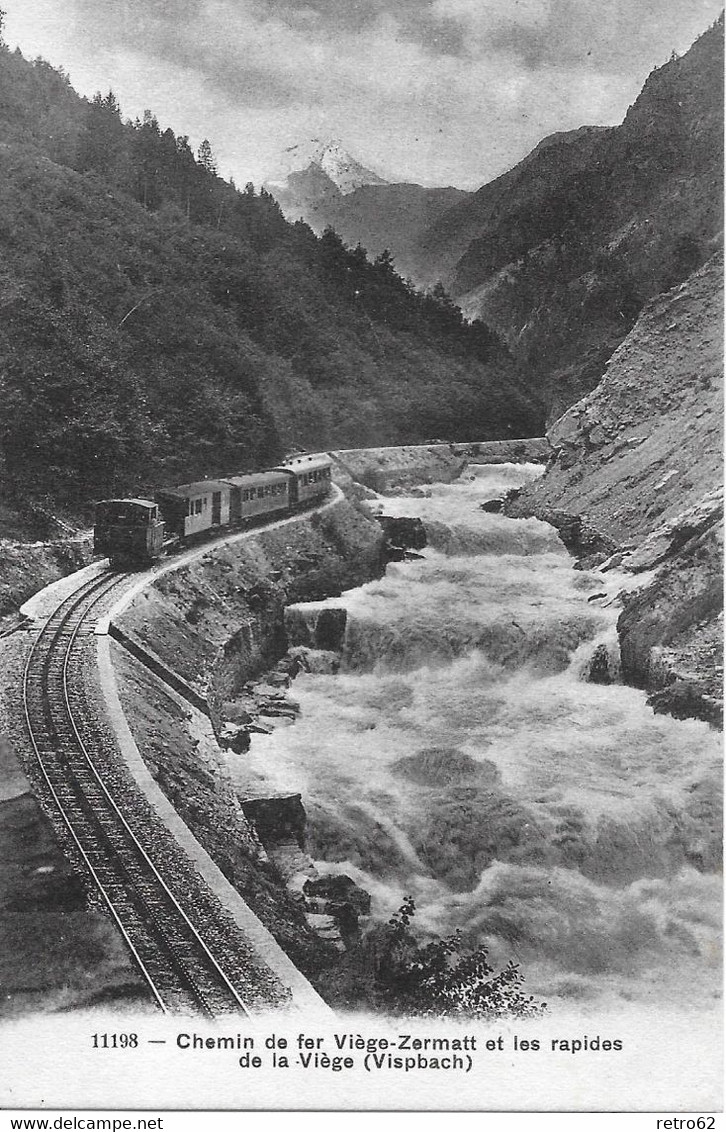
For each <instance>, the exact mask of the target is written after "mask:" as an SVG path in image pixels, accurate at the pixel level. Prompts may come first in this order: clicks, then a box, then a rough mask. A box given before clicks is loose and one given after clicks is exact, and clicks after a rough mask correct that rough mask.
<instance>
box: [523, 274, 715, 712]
mask: <svg viewBox="0 0 726 1132" xmlns="http://www.w3.org/2000/svg"><path fill="white" fill-rule="evenodd" d="M722 312H723V259H722V257H721V256H720V255H719V256H717V257H714V258H713V259H712V260H710V261H709V263H708V264H706V265H705V266H704V267H703V268H701V269H700V270H699V271H697V272H696V273H695V274H694V275H693V276H691V278H689V279H688V280H687V281H686V282H685V283H683V284H681V285H680V286H678V287H676V288H674V289H673V290H671V291H669V292H668V293H667V294H665V295H659V296H658V297H657V298H656V299H654V300H652V302H651V303H650V304H649V305H648V306H647V307H646V309H645V310H644V311H643V313H642V315H641V316H640V318H639V320H638V322H637V324H636V326H635V327H634V329H633V330H632V331H631V333H630V334H629V335H628V337H627V338H626V339H625V341H624V342H623V343H622V344H621V346H620V347H619V348H618V349H617V350H616V352H615V353H614V354H613V356H612V358H611V359H610V362H609V363H608V366H607V369H606V372H605V375H604V376H603V378H602V381H601V382H600V384H599V385H598V386H597V388H596V389H595V390H593V392H592V393H591V394H589V395H588V396H586V397H584V398H583V399H582V400H581V401H579V402H578V403H577V404H575V405H573V406H572V408H571V409H569V410H568V412H567V413H565V414H564V416H563V417H561V418H560V420H558V421H557V422H556V423H555V424H554V425H553V427H552V428H551V429H550V431H549V433H548V438H549V440H550V443H551V444H552V446H553V449H554V454H553V458H552V460H551V462H550V466H549V468H548V470H547V473H546V475H545V476H544V477H543V479H542V480H540V481H538V482H537V483H536V484H534V485H532V486H530V487H528V488H527V489H526V490H525V491H523V492H522V493H521V494H520V495H519V497H518V498H516V499H515V500H512V501H510V502H509V503H508V504H507V513H508V514H510V515H520V516H522V515H533V514H534V515H537V516H539V517H540V518H543V519H549V520H552V519H554V521H555V522H556V525H558V526H562V525H563V523H564V522H565V520H567V519H569V520H570V528H569V529H574V528H575V527H576V528H577V530H579V531H582V530H583V529H584V530H587V531H588V532H589V535H588V544H587V548H586V550H587V554H588V560H589V561H592V560H593V558H594V557H595V558H597V559H599V561H600V562H603V561H604V560H606V559H609V561H607V562H605V565H606V566H610V567H612V568H619V569H621V570H625V571H627V572H629V573H631V574H633V575H635V576H636V578H637V577H638V576H640V578H641V579H642V582H641V584H639V585H636V587H635V589H634V591H633V592H631V593H630V594H629V595H628V596H627V598H626V599H625V606H624V609H623V613H622V614H621V617H620V620H619V623H618V632H619V636H620V642H621V650H622V659H623V674H624V676H625V678H626V679H627V680H628V681H629V682H631V683H634V684H636V685H639V686H642V687H645V688H647V689H649V690H650V691H651V692H652V693H653V695H652V702H653V705H654V706H655V707H656V709H657V710H669V711H671V712H672V713H673V714H676V715H692V716H696V717H698V718H704V719H708V720H709V722H712V723H718V721H719V719H720V700H721V675H722V669H721V658H720V654H721V648H720V638H721V630H720V619H721V617H722V612H721V611H722V608H723V598H722V582H721V577H722V539H723V519H722V496H723V492H722V489H721V487H720V485H721V482H722V445H723V404H722V343H723V329H722V327H723V313H722ZM563 516H564V519H563ZM573 549H575V552H577V549H578V548H577V546H576V545H575V546H574V547H573Z"/></svg>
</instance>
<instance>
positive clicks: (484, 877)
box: [230, 465, 721, 1005]
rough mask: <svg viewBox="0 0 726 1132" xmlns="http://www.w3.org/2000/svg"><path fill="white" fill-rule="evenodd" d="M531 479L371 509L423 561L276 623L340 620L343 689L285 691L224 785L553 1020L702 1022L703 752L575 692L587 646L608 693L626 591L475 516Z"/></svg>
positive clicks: (714, 772)
mask: <svg viewBox="0 0 726 1132" xmlns="http://www.w3.org/2000/svg"><path fill="white" fill-rule="evenodd" d="M540 473H541V469H540V468H538V467H536V466H529V465H499V466H494V465H489V466H480V467H476V466H472V467H470V468H468V469H467V470H466V472H465V473H464V474H463V476H462V478H461V479H460V480H459V481H457V482H456V483H454V484H447V485H443V484H441V485H433V486H432V487H430V488H426V489H417V491H418V492H419V494H416V495H411V496H407V497H404V496H396V497H392V498H387V499H385V500H381V501H380V503H375V502H374V503H373V504H371V506H372V508H373V509H374V510H375V509H376V507H379V508H380V509H381V510H383V509H385V513H386V514H389V515H399V516H419V517H420V518H421V519H422V520H423V522H424V524H425V526H426V529H427V532H428V537H429V545H428V547H427V548H426V550H425V551H423V552H422V557H421V559H420V560H417V561H413V562H405V563H399V564H392V565H389V567H388V569H387V571H386V574H385V576H384V577H383V578H382V579H380V580H379V581H376V582H372V583H370V584H368V585H365V586H362V587H360V588H359V589H356V590H353V591H350V592H348V593H345V594H344V595H343V596H342V597H341V598H337V599H331V600H329V601H327V602H319V603H310V604H308V605H301V606H295V607H292V608H291V609H290V610H288V621H289V627H290V630H291V633H292V635H293V636H294V629H295V625H296V623H298V624H299V623H300V622H301V621H302V622H305V623H307V624H309V625H313V626H314V623H315V620H316V619H317V618H318V617H319V616H320V612H321V610H323V609H326V608H331V607H332V608H338V609H340V608H344V609H345V610H346V611H347V621H346V627H345V637H344V640H343V642H342V657H341V662H340V670H339V671H338V672H337V673H336V674H330V672H325V671H321V672H318V673H317V674H316V673H315V672H311V673H303V674H301V675H300V676H299V677H298V678H297V680H296V681H295V685H294V696H295V698H296V699H297V700H298V701H299V703H300V707H301V711H300V716H299V719H298V720H297V721H296V722H295V723H294V724H291V725H290V726H280V727H277V728H276V729H275V731H274V732H273V734H271V735H270V736H255V739H254V743H253V746H252V750H251V752H250V754H249V756H245V758H244V759H239V758H235V759H230V767H231V768H232V771H233V773H234V774H235V775H236V776H237V780H238V782H239V784H240V786H241V787H244V790H245V792H246V793H249V791H250V789H251V788H253V789H255V790H257V789H259V791H260V792H261V793H265V792H278V791H283V792H301V793H302V797H303V802H304V804H305V808H306V810H307V814H308V847H309V851H310V853H311V855H312V857H313V858H314V859H315V862H316V865H317V867H318V869H319V870H320V872H336V873H338V872H345V873H348V875H349V876H351V877H352V878H353V879H354V880H355V881H357V882H358V883H359V884H360V885H362V886H363V887H364V888H365V889H367V890H368V891H369V892H370V893H371V895H372V897H373V915H374V917H376V918H377V919H387V918H388V917H389V916H390V915H391V914H392V913H393V912H394V911H395V910H396V909H397V908H398V907H399V905H400V904H401V902H402V899H403V897H404V895H406V894H410V895H412V896H413V898H414V900H415V902H416V909H417V913H416V919H415V923H416V924H417V926H418V929H419V931H420V932H421V933H422V934H423V935H424V936H425V935H426V933H436V934H438V935H444V934H447V933H449V932H451V931H453V930H454V929H456V928H459V929H461V930H462V932H463V935H464V938H465V940H467V941H468V942H470V943H472V944H474V943H480V942H483V943H486V944H487V946H488V948H489V951H490V956H491V957H492V959H493V960H494V961H495V962H499V963H504V962H506V961H507V960H508V959H510V958H514V959H515V960H516V961H519V962H521V964H522V967H523V970H524V972H525V975H526V979H527V989H528V991H529V992H530V993H533V994H535V995H536V996H542V997H545V998H546V999H547V1000H548V1001H549V1002H550V1003H552V1002H553V1001H554V1000H560V1001H562V1002H569V1003H570V1004H571V1005H574V1003H575V1002H577V1003H578V1004H581V1005H584V1004H587V1003H591V1004H593V1005H605V1004H606V1003H608V1002H609V1003H610V1004H614V1003H615V1002H617V1001H618V1000H619V1001H622V1000H632V1001H634V1002H641V1003H645V1002H651V1003H656V1002H663V1003H666V1002H668V1003H672V1004H675V1003H678V1002H682V1003H683V1004H684V1005H685V1003H686V1002H688V1003H690V1004H693V1003H694V1002H697V1001H702V1002H703V1003H704V1004H705V1003H706V1002H707V1001H709V1000H712V999H713V997H714V995H716V994H717V993H718V988H719V971H720V967H719V958H718V944H719V938H720V936H719V926H720V904H721V884H720V880H719V877H718V875H717V871H718V867H719V863H720V857H721V849H720V845H721V840H720V825H719V820H720V819H719V784H720V761H721V744H720V737H719V736H718V735H717V734H715V733H714V732H713V731H711V730H710V729H709V727H708V726H707V725H706V724H704V723H700V722H696V721H677V720H674V719H672V718H670V717H668V716H657V715H654V713H653V712H652V711H651V709H650V708H649V707H648V706H647V705H646V702H645V696H644V694H643V693H641V692H639V691H637V690H635V689H632V688H627V687H624V686H622V685H620V684H618V683H617V682H616V683H610V684H607V685H603V684H596V683H590V682H588V681H587V672H588V670H589V661H590V659H591V657H592V656H593V653H594V651H595V649H596V648H600V650H601V651H602V647H603V646H604V647H605V649H606V652H607V653H609V657H610V662H609V666H610V672H611V677H612V678H613V679H614V680H617V638H616V634H615V622H616V619H617V614H618V610H619V607H618V605H617V603H616V602H615V596H616V594H617V592H618V590H619V589H620V588H622V585H623V584H624V581H625V580H624V579H623V578H622V577H621V578H618V577H617V576H613V574H612V573H608V574H599V573H597V572H581V571H576V570H574V569H573V563H572V559H571V558H570V557H569V556H568V554H567V552H566V551H565V549H564V548H563V546H562V544H561V543H560V541H559V539H558V537H557V534H556V532H555V531H554V530H553V529H552V528H551V527H549V526H547V525H546V524H544V523H540V522H538V521H537V520H511V519H507V518H504V517H502V516H500V515H496V514H488V513H485V512H483V511H482V510H481V509H480V507H479V505H480V503H482V502H483V501H484V500H486V499H490V498H494V497H497V496H499V495H500V494H501V493H502V492H503V491H504V490H506V489H507V488H508V487H512V486H516V485H518V484H521V483H524V482H526V481H528V480H530V479H532V478H533V477H535V476H537V475H539V474H540ZM588 599H590V600H588ZM313 667H314V665H313ZM321 667H323V668H324V667H325V666H324V665H322V666H321Z"/></svg>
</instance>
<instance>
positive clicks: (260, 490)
mask: <svg viewBox="0 0 726 1132" xmlns="http://www.w3.org/2000/svg"><path fill="white" fill-rule="evenodd" d="M264 496H265V489H264V488H263V487H258V488H257V498H258V499H264Z"/></svg>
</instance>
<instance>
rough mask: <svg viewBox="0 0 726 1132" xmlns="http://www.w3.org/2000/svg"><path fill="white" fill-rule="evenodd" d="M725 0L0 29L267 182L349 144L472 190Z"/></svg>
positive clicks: (415, 173)
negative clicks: (288, 156)
mask: <svg viewBox="0 0 726 1132" xmlns="http://www.w3.org/2000/svg"><path fill="white" fill-rule="evenodd" d="M722 6H723V0H63V2H62V3H61V2H60V0H2V8H3V9H4V10H5V12H6V20H5V39H6V42H7V43H8V44H9V45H10V47H12V48H14V47H16V46H19V47H20V49H21V51H22V52H23V54H24V55H26V56H27V57H29V58H35V57H36V56H38V55H41V56H43V58H45V59H47V60H48V61H49V62H50V63H52V64H54V65H56V66H63V67H64V68H65V70H66V71H67V72H68V73H69V75H70V78H71V82H72V83H73V86H74V87H75V89H76V90H78V91H79V92H80V93H81V94H84V95H87V96H91V95H93V94H94V93H95V91H97V90H102V91H104V92H106V91H107V90H109V89H113V90H114V92H115V93H116V95H117V97H118V99H119V100H120V103H121V107H122V111H123V114H124V116H127V117H130V118H135V117H136V116H141V115H142V114H143V111H144V110H145V109H147V108H148V109H150V110H152V111H153V112H154V113H155V114H156V116H157V118H158V119H159V122H160V124H161V126H162V128H166V127H167V126H171V127H172V129H173V130H174V131H175V133H177V134H188V135H189V137H190V140H191V143H192V145H193V146H195V147H196V146H197V145H198V144H199V142H200V141H201V140H202V139H203V138H205V137H206V138H209V140H210V142H211V144H212V148H213V151H214V154H215V156H216V158H217V161H218V165H219V170H220V173H221V174H222V175H223V176H226V177H229V176H232V177H234V180H235V182H236V183H237V184H240V185H241V184H244V183H246V182H247V181H250V180H251V181H253V182H254V183H255V184H256V185H259V184H260V183H262V182H263V181H264V180H265V179H266V178H268V177H269V178H271V177H275V176H277V175H279V174H280V172H281V171H284V158H283V156H282V155H283V154H284V151H285V150H286V149H287V148H288V147H290V146H293V145H295V144H297V143H300V142H305V141H306V140H307V139H309V138H311V137H315V138H319V139H321V140H329V139H336V140H338V141H340V142H341V143H342V145H343V146H344V147H345V148H346V149H347V150H348V151H349V152H350V153H351V154H352V155H353V156H354V157H355V158H357V159H358V160H360V161H362V162H363V163H364V164H366V165H368V166H369V167H370V168H372V169H374V170H375V171H376V172H377V173H379V174H380V175H381V176H383V177H385V178H387V179H388V180H394V181H416V182H418V183H420V184H425V185H450V184H453V185H458V186H459V187H461V188H465V189H473V188H477V187H478V186H480V185H481V184H484V183H485V182H486V181H488V180H491V179H492V178H493V177H495V176H497V175H498V174H499V173H501V172H503V171H504V170H505V169H507V168H509V167H511V166H512V165H514V164H516V162H517V161H519V160H520V159H521V158H522V157H524V155H525V154H526V153H528V152H529V151H530V150H531V149H532V148H533V147H534V146H535V145H536V144H537V142H539V141H540V140H541V139H542V138H543V137H545V136H546V135H547V134H551V133H553V132H555V131H557V130H569V129H574V128H576V127H578V126H581V125H611V124H615V123H617V122H620V121H621V120H622V118H623V117H624V114H625V112H626V110H627V108H628V106H629V105H630V104H631V103H632V102H633V101H634V100H635V98H636V97H637V95H638V92H639V90H640V88H641V87H642V85H643V82H644V80H645V79H646V77H647V75H648V73H649V72H650V71H651V70H652V69H653V67H654V66H660V65H661V64H663V63H664V62H666V60H667V59H668V58H669V56H670V54H671V52H672V51H676V52H677V53H678V54H682V53H683V52H684V51H686V50H687V49H688V47H689V46H690V44H691V43H692V42H693V40H694V39H695V38H697V36H698V35H699V34H700V33H701V32H702V31H704V30H705V29H706V28H707V27H708V26H709V24H711V23H712V22H713V20H714V19H715V18H716V17H717V16H718V14H719V12H720V10H721V8H722Z"/></svg>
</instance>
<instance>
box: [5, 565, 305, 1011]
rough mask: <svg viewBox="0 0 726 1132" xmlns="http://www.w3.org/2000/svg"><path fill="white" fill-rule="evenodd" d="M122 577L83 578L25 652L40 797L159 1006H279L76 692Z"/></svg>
mask: <svg viewBox="0 0 726 1132" xmlns="http://www.w3.org/2000/svg"><path fill="white" fill-rule="evenodd" d="M126 580H127V576H126V575H123V574H121V575H119V574H112V573H111V572H110V571H106V572H104V573H102V574H101V575H99V576H96V577H93V578H91V579H90V580H89V581H86V582H84V584H82V585H81V586H80V588H78V589H77V590H76V591H75V592H74V593H72V594H71V595H70V596H68V597H67V598H66V599H65V600H64V601H62V602H61V603H60V605H59V606H58V607H57V609H56V610H55V612H54V613H52V614H51V616H50V617H49V618H48V620H47V621H46V623H45V625H44V626H43V627H42V628H41V630H40V632H39V634H38V636H37V639H36V640H35V642H34V644H33V646H32V648H31V651H30V653H29V656H28V658H27V662H26V665H25V671H24V675H23V687H22V695H23V711H24V716H25V724H26V728H27V732H28V736H29V739H30V744H31V747H32V751H33V753H34V756H35V759H36V762H37V769H38V771H39V775H40V780H41V785H42V786H44V793H45V795H46V801H47V803H48V804H49V805H50V808H51V811H52V812H53V816H54V819H55V824H56V827H57V828H60V830H61V832H62V833H63V835H64V837H63V839H64V842H65V844H66V846H67V848H68V850H69V852H70V854H71V856H72V857H73V858H74V859H75V861H76V865H77V866H79V867H80V868H81V869H82V871H83V872H84V873H85V875H86V877H87V878H88V880H89V881H90V883H91V885H92V888H93V889H94V890H95V892H96V893H97V894H98V898H99V899H100V900H101V902H102V903H103V905H105V907H106V909H107V911H108V913H109V914H110V916H111V918H112V919H113V921H114V922H115V923H116V925H117V927H118V928H119V930H120V932H121V935H122V937H123V939H124V941H125V943H126V945H127V947H128V948H129V950H130V952H131V954H132V956H133V958H134V960H135V962H136V964H137V965H138V967H139V969H140V971H141V972H142V974H143V976H144V978H145V980H146V982H147V984H148V986H149V990H150V993H151V995H152V997H153V999H154V1001H155V1003H156V1005H157V1006H158V1007H159V1009H160V1010H162V1011H163V1012H165V1013H167V1012H168V1013H172V1012H173V1013H195V1014H202V1015H204V1016H207V1017H215V1016H219V1015H224V1014H238V1015H239V1014H250V1013H251V1012H254V1010H255V1009H257V1010H259V1009H261V1008H264V1006H267V1007H268V1008H270V1007H272V1006H273V1005H281V1004H283V1003H284V1002H285V1000H286V998H287V992H286V989H285V987H284V986H283V985H282V984H280V982H279V980H277V979H276V977H275V976H274V974H273V973H272V972H271V971H269V970H267V969H266V968H261V967H260V964H259V963H258V961H257V960H256V958H255V955H254V952H253V950H252V948H250V947H249V945H248V944H247V943H246V941H245V940H244V938H243V937H242V936H241V933H239V930H238V929H237V927H236V925H235V924H234V923H232V922H230V921H229V918H228V917H226V916H225V912H224V909H223V908H222V907H221V905H219V904H218V902H217V901H216V899H215V897H214V896H213V894H211V893H209V892H208V891H207V890H206V888H205V886H204V884H203V882H202V881H201V879H200V878H199V877H197V876H195V875H194V870H193V869H191V868H190V866H189V863H188V861H187V859H186V858H185V857H184V855H183V854H182V853H181V851H180V850H179V849H178V847H177V846H175V845H173V842H171V839H170V838H168V837H166V836H164V832H163V831H162V830H160V828H159V823H158V821H156V820H155V818H154V814H153V812H152V811H151V809H150V807H149V806H148V803H147V802H146V800H145V799H144V797H143V795H142V794H141V792H140V791H138V789H137V788H136V787H135V785H134V783H133V782H132V780H131V779H130V777H129V776H128V774H127V773H126V772H125V768H124V766H123V763H122V760H121V759H120V758H119V757H118V755H117V753H116V751H115V749H114V747H115V745H114V744H113V742H112V741H110V740H109V734H108V730H107V729H106V728H105V727H104V726H103V723H102V722H101V721H100V720H99V719H98V717H97V715H96V713H95V711H94V707H93V704H92V703H91V702H90V699H89V697H88V695H87V692H86V688H85V686H84V678H83V671H82V668H83V657H82V653H83V650H82V642H83V637H84V635H85V634H86V633H87V632H88V630H89V628H91V626H92V625H93V624H94V623H95V618H96V616H97V613H98V610H99V608H101V607H102V606H103V603H104V600H105V599H107V598H109V597H110V596H111V595H112V594H114V592H115V591H117V590H118V589H119V588H120V587H121V584H122V583H123V582H124V581H126Z"/></svg>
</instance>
